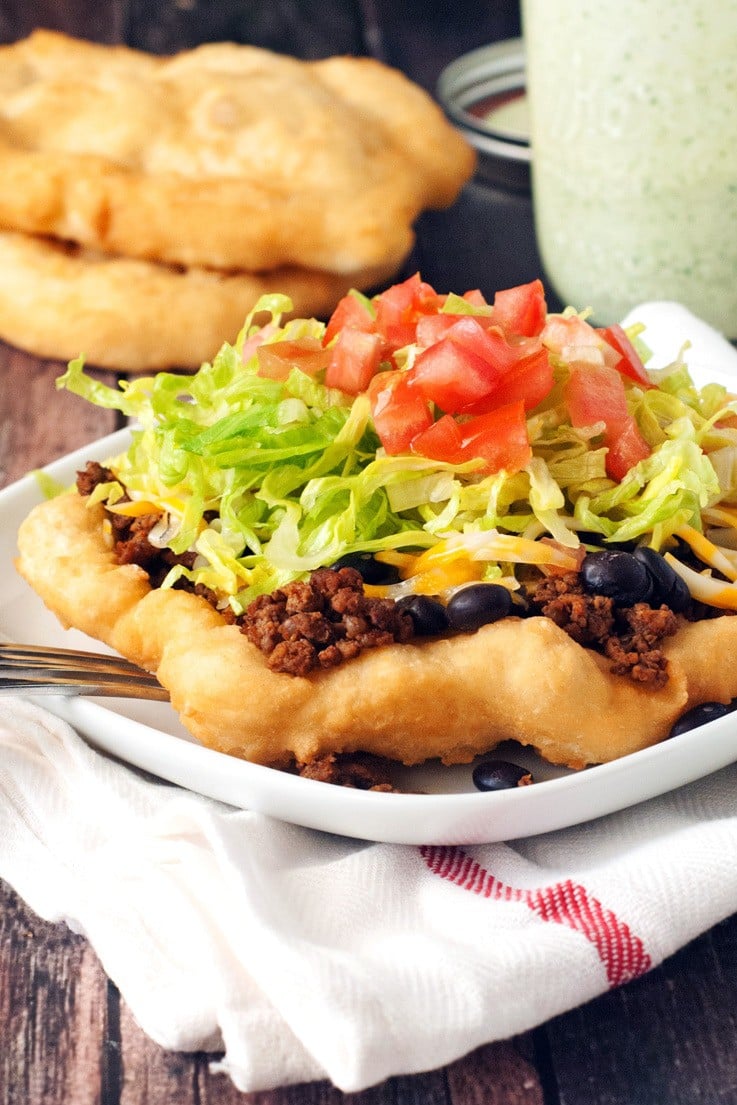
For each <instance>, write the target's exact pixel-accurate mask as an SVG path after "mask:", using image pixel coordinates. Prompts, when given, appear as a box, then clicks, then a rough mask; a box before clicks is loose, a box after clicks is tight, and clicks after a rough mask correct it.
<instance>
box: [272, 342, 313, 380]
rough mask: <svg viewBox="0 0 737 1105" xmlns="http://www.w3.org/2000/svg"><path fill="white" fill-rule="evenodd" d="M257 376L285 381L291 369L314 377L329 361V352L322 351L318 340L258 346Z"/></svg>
mask: <svg viewBox="0 0 737 1105" xmlns="http://www.w3.org/2000/svg"><path fill="white" fill-rule="evenodd" d="M256 356H257V357H258V374H259V376H266V377H268V378H269V379H270V380H286V378H287V377H288V376H289V373H290V372H291V371H292V369H293V368H298V369H300V370H301V371H302V372H306V373H307V375H308V376H315V375H316V374H317V373H318V372H321V371H322V370H323V369H324V368H327V366H328V362H329V361H330V351H329V350H328V349H324V348H323V345H322V342H321V341H319V340H318V338H300V339H299V341H275V342H267V343H266V344H264V345H259V347H258V349H257V350H256Z"/></svg>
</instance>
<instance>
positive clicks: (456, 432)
mask: <svg viewBox="0 0 737 1105" xmlns="http://www.w3.org/2000/svg"><path fill="white" fill-rule="evenodd" d="M410 447H411V450H412V452H413V453H418V454H419V455H420V456H421V457H428V458H429V459H430V460H444V461H448V462H449V463H450V464H458V463H459V462H460V461H461V460H462V459H463V438H462V437H461V430H460V427H459V425H458V423H457V422H456V420H455V418H453V416H452V415H450V414H444V415H443V416H442V418H439V419H438V420H437V422H433V424H432V426H429V427H428V428H427V429H426V430H423V431H422V433H420V434H418V435H417V437H415V438H413V439H412V443H411V446H410Z"/></svg>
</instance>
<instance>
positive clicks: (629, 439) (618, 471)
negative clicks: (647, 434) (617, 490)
mask: <svg viewBox="0 0 737 1105" xmlns="http://www.w3.org/2000/svg"><path fill="white" fill-rule="evenodd" d="M608 447H609V452H608V453H607V456H606V470H607V473H608V475H610V476H611V478H612V479H613V480H617V481H620V480H623V479H624V477H625V476H626V475H627V473H628V472H629V470H630V468H634V466H635V465H636V464H637V463H638V462H639V461H641V460H645V459H646V457H649V456H650V451H651V450H650V446H649V445H648V443H647V442H646V441H645V439H644V437H643V436H642V434H641V433H640V430H639V427H638V425H637V423H636V422H635V420H634V418H633V417H632V415H631V414H630V415H628V416H627V420H626V422H625V423H624V425H623V426H621V427H620V429H619V433H618V434H617V435H616V436H612V440H611V441H609V442H608Z"/></svg>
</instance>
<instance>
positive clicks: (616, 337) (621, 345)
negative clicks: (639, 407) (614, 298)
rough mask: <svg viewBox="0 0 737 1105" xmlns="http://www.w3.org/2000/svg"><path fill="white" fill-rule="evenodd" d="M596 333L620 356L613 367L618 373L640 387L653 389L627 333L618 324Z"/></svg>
mask: <svg viewBox="0 0 737 1105" xmlns="http://www.w3.org/2000/svg"><path fill="white" fill-rule="evenodd" d="M598 333H599V334H600V336H601V337H602V338H603V339H604V341H605V342H606V343H607V345H611V347H612V349H616V351H617V353H619V354H620V357H621V359H620V360H619V361H618V362H617V363H616V364H615V366H614V367H615V368H616V369H617V370H618V371H619V372H621V373H622V374H623V375H624V376H629V378H630V380H634V381H635V383H637V384H640V386H641V387H644V388H652V387H655V384H653V383H652V381H651V380H650V377H649V376H648V374H647V370H646V368H645V366H644V364H643V363H642V358H641V357H640V355H639V353H638V352H637V350H636V349H635V347H634V345H633V344H632V342H631V341H630V339H629V338H628V337H627V332H626V331H625V329H624V328H623V327H622V326H620V325H619V323H614V325H613V326H606V327H604V328H602V329H601V330H599V331H598Z"/></svg>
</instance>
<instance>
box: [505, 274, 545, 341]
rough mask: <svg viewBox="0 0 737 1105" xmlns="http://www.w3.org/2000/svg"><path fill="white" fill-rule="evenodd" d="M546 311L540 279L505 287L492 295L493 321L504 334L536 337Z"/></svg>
mask: <svg viewBox="0 0 737 1105" xmlns="http://www.w3.org/2000/svg"><path fill="white" fill-rule="evenodd" d="M547 313H548V306H547V303H546V302H545V289H544V288H543V285H542V281H541V280H533V281H532V282H531V283H530V284H520V285H518V286H517V287H516V288H505V289H504V290H503V291H500V292H497V293H496V295H495V296H494V322H495V323H496V325H497V326H501V328H502V330H504V332H505V333H506V334H520V335H523V336H525V337H529V338H534V337H536V336H537V335H538V334H539V333H541V331H542V329H543V327H544V325H545V319H546V317H547Z"/></svg>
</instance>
